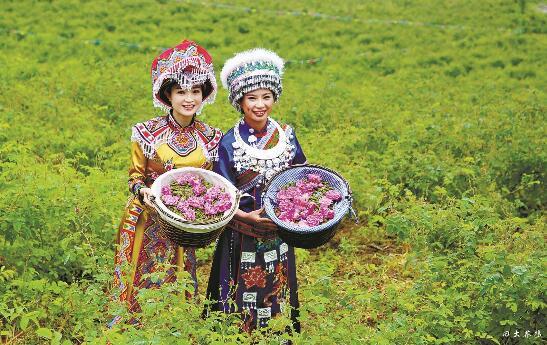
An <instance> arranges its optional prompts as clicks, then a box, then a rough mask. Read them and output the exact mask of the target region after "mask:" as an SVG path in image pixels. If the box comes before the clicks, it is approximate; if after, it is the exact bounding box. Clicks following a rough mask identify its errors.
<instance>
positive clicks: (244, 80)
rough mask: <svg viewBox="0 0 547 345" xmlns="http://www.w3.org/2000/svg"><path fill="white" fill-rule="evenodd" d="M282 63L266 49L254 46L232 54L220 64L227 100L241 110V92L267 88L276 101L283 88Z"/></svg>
mask: <svg viewBox="0 0 547 345" xmlns="http://www.w3.org/2000/svg"><path fill="white" fill-rule="evenodd" d="M283 66H284V63H283V59H281V58H280V57H279V56H278V55H277V54H276V53H274V52H272V51H270V50H267V49H263V48H255V49H250V50H246V51H243V52H241V53H238V54H236V55H235V56H234V57H232V58H231V59H229V60H228V61H226V63H224V67H222V71H221V72H220V79H221V80H222V85H223V86H224V88H226V89H227V90H228V92H229V96H228V99H229V100H230V103H232V105H233V106H234V108H236V109H237V110H238V111H239V112H241V106H240V105H239V101H240V100H241V98H242V97H243V95H245V94H246V93H248V92H251V91H254V90H257V89H269V90H271V91H272V93H273V95H274V99H275V101H277V100H278V99H279V97H280V96H281V92H282V91H283V86H282V84H281V77H282V75H283Z"/></svg>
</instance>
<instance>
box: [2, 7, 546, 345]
mask: <svg viewBox="0 0 547 345" xmlns="http://www.w3.org/2000/svg"><path fill="white" fill-rule="evenodd" d="M0 6H1V10H2V13H3V14H4V15H3V16H2V17H0V30H1V31H0V32H1V35H2V40H1V41H0V47H1V48H0V49H1V51H2V54H0V63H1V64H2V66H3V68H2V78H0V90H1V92H0V94H1V95H0V112H1V113H2V116H1V117H0V128H1V131H0V162H1V163H2V164H1V165H0V188H1V189H0V193H1V196H2V197H1V198H0V282H1V284H0V292H1V294H0V296H1V297H0V330H1V332H2V333H1V336H2V341H5V342H9V343H15V344H27V343H31V344H32V343H44V342H45V343H48V342H51V343H83V342H86V343H104V341H105V339H106V338H108V339H110V340H111V341H112V342H113V343H120V344H124V343H146V344H148V343H150V344H152V343H173V342H180V343H185V342H188V341H190V342H194V343H230V342H240V343H242V342H248V341H251V340H254V341H256V342H259V343H279V339H278V338H279V336H275V335H271V334H266V335H264V334H253V335H250V336H245V335H239V334H238V332H237V320H234V319H233V318H226V317H222V316H215V317H214V318H211V319H209V320H201V319H200V318H199V312H200V307H199V305H200V304H199V303H198V304H197V305H193V304H191V303H180V301H177V300H176V297H175V296H171V295H170V294H165V293H157V291H156V292H154V291H150V292H149V295H147V296H143V297H142V298H145V299H147V305H148V306H149V308H148V309H146V310H145V311H144V312H143V325H144V327H142V328H133V327H128V328H127V329H126V330H125V331H123V332H122V330H121V329H113V330H106V328H105V323H106V322H107V321H108V319H109V315H110V314H112V313H114V312H119V313H123V308H122V306H120V305H117V304H116V303H112V302H108V291H109V289H110V284H111V276H112V274H111V273H112V263H113V252H114V244H113V240H114V236H115V233H116V227H117V224H118V222H119V217H120V216H121V213H122V210H123V205H124V202H125V199H126V197H127V191H126V189H127V187H126V182H125V181H126V177H127V172H126V171H127V170H126V169H127V166H128V163H129V136H130V127H131V125H132V124H134V123H135V122H138V121H143V120H145V119H148V118H151V117H152V116H154V115H155V114H158V112H157V111H156V110H154V109H153V108H152V104H151V92H150V89H151V87H150V75H149V68H150V64H151V61H152V60H153V58H154V57H155V56H156V55H157V54H159V53H160V52H161V51H162V49H164V48H167V47H170V46H173V45H175V44H177V43H178V42H180V41H181V40H182V39H184V38H190V39H193V40H195V41H197V42H199V43H200V44H202V45H203V46H204V47H206V48H207V49H208V50H209V51H210V53H211V55H212V56H213V59H214V62H215V65H216V67H217V73H218V72H219V70H220V68H221V66H222V63H223V62H224V61H225V60H226V59H228V58H229V57H231V56H232V54H233V53H234V52H237V51H240V50H243V49H248V48H252V47H256V46H262V47H265V48H269V49H272V50H275V51H276V52H277V53H279V55H280V56H282V57H283V58H285V59H286V60H287V61H288V63H287V67H286V71H285V77H284V93H283V96H282V98H281V100H280V102H279V103H278V105H277V106H276V108H275V109H274V117H275V118H277V119H280V120H282V121H284V122H288V123H290V124H292V125H293V126H294V127H295V128H296V132H297V135H298V137H299V140H300V142H301V144H302V146H303V148H304V151H305V153H306V155H307V156H308V160H309V161H310V162H313V163H319V164H322V165H325V166H328V167H330V168H333V169H335V170H337V171H339V172H340V173H341V174H342V175H343V176H345V177H346V178H347V179H348V180H349V182H350V184H351V186H352V189H353V191H354V195H355V208H356V209H357V211H358V214H359V218H360V223H359V224H358V225H355V224H353V223H351V222H347V223H345V224H344V226H343V227H342V229H341V231H340V232H339V234H338V235H337V236H336V237H335V239H334V240H333V241H332V242H331V243H330V244H329V245H327V246H325V247H322V248H319V249H316V250H311V251H304V250H298V251H297V260H298V277H299V283H300V298H301V302H302V324H303V332H302V334H301V335H295V336H294V341H295V342H297V343H321V344H323V343H327V344H331V343H332V344H337V343H341V342H345V343H351V344H353V343H369V344H395V343H396V344H475V343H477V344H479V343H480V344H493V343H507V342H508V341H509V342H510V341H514V340H517V341H521V342H522V343H532V344H533V343H539V342H540V341H541V337H535V336H534V334H536V333H535V332H536V331H538V330H539V331H540V332H541V333H542V335H545V334H547V329H545V326H544V324H543V323H542V322H541V320H542V319H545V290H546V289H545V274H544V272H545V240H544V236H545V226H544V223H545V222H544V221H545V218H544V205H545V201H546V200H545V195H546V194H545V190H544V186H545V171H546V169H545V168H546V150H545V147H546V145H545V144H546V143H545V138H546V135H545V134H546V133H545V127H544V123H545V106H546V102H545V100H546V95H545V86H546V73H545V59H546V58H547V54H546V52H547V51H546V49H545V46H546V43H547V42H546V37H545V33H546V28H547V25H546V21H547V20H546V14H545V13H544V12H542V9H544V8H545V6H544V5H542V4H540V3H539V2H534V1H524V0H522V1H510V0H505V1H501V0H497V1H492V0H488V1H480V2H479V1H474V2H471V1H431V0H428V1H426V0H423V1H412V2H410V1H402V0H401V1H382V2H363V1H356V0H355V1H350V0H348V1H338V2H335V3H334V2H325V1H312V0H307V1H283V2H279V3H272V2H267V1H254V2H252V3H249V2H244V1H235V0H232V1H229V2H227V1H217V2H212V1H174V2H172V1H156V2H152V1H132V2H125V3H118V2H98V1H4V2H2V3H1V4H0ZM542 6H543V7H542ZM226 99H227V94H226V92H225V90H220V91H219V94H218V96H217V102H216V103H215V104H214V105H213V106H209V107H206V108H205V110H204V113H203V115H202V119H203V120H204V121H206V122H207V123H209V124H211V125H214V126H216V127H219V128H221V129H222V130H227V129H229V128H230V127H231V126H233V124H234V123H235V121H236V120H237V118H238V114H237V113H236V112H235V111H234V110H233V109H232V108H231V106H230V105H229V104H228V102H227V101H226ZM212 251H213V248H212V246H211V247H209V248H207V249H204V250H200V251H199V265H200V266H199V270H200V280H201V282H202V284H201V287H202V291H201V293H203V290H204V289H205V285H206V281H207V277H208V270H209V267H208V266H209V265H210V260H211V255H212ZM183 282H184V279H181V283H180V284H183ZM173 288H174V289H175V288H182V287H181V285H177V286H175V287H173ZM167 295H168V296H167ZM202 297H203V296H202ZM107 305H108V306H109V307H108V308H106V307H105V306H107ZM279 322H280V325H277V327H282V325H281V323H282V322H283V320H280V321H279ZM272 327H273V328H275V327H276V325H275V324H274V325H272ZM542 327H543V328H542ZM527 330H528V331H530V333H531V334H532V337H530V338H524V333H525V331H527ZM506 331H509V332H511V336H513V334H514V332H515V331H519V332H520V335H521V336H522V338H520V339H515V338H513V339H510V338H507V337H504V335H503V334H504V332H506ZM188 339H191V340H188ZM519 343H520V342H519Z"/></svg>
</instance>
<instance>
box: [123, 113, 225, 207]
mask: <svg viewBox="0 0 547 345" xmlns="http://www.w3.org/2000/svg"><path fill="white" fill-rule="evenodd" d="M221 138H222V132H221V131H220V130H219V129H217V128H213V127H210V126H209V125H207V124H205V123H203V122H201V121H199V120H195V119H194V120H193V121H192V123H191V124H190V125H188V126H186V127H181V126H180V125H179V124H178V123H177V121H176V120H175V119H174V117H173V115H167V116H159V117H156V118H153V119H151V120H148V121H146V122H142V123H137V124H136V125H135V126H133V133H132V135H131V141H133V144H132V146H131V167H130V169H129V190H130V191H131V192H132V193H133V194H135V195H136V196H138V191H139V190H140V188H142V187H144V186H148V187H149V186H150V185H151V184H152V183H153V182H154V180H155V179H156V178H157V177H158V176H159V175H161V174H163V173H164V172H165V171H167V170H171V169H173V168H175V167H176V168H181V167H188V166H189V167H201V168H204V169H210V168H211V167H212V162H213V161H215V160H216V159H217V157H218V155H217V152H218V145H219V142H220V139H221Z"/></svg>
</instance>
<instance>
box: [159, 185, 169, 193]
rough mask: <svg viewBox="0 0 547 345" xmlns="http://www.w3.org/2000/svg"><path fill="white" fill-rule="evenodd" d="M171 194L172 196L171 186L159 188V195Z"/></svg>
mask: <svg viewBox="0 0 547 345" xmlns="http://www.w3.org/2000/svg"><path fill="white" fill-rule="evenodd" d="M171 194H172V191H171V186H169V185H165V186H163V187H161V195H171Z"/></svg>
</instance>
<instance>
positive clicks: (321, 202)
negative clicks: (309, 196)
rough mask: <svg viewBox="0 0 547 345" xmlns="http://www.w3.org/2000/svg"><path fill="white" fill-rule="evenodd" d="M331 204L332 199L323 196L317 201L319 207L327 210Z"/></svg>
mask: <svg viewBox="0 0 547 345" xmlns="http://www.w3.org/2000/svg"><path fill="white" fill-rule="evenodd" d="M331 204H332V199H329V198H327V197H326V196H323V197H322V198H321V200H319V205H320V206H321V207H322V208H327V207H329V206H330V205H331Z"/></svg>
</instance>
